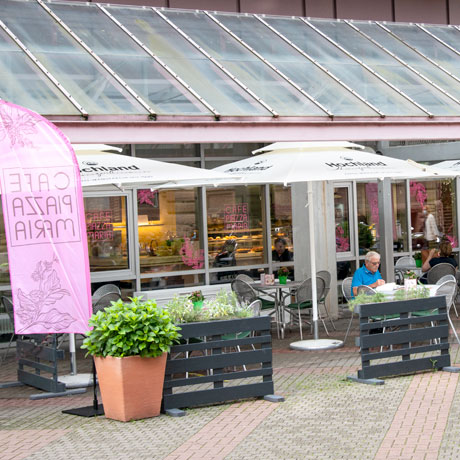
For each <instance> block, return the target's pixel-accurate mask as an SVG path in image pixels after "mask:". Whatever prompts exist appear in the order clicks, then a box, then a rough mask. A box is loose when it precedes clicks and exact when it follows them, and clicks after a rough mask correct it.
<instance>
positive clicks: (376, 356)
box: [362, 342, 449, 361]
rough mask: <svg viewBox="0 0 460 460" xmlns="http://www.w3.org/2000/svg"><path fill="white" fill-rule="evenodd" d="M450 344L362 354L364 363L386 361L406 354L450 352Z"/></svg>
mask: <svg viewBox="0 0 460 460" xmlns="http://www.w3.org/2000/svg"><path fill="white" fill-rule="evenodd" d="M448 349H449V344H448V343H447V342H446V343H441V344H434V345H424V346H416V347H404V348H400V349H397V350H388V351H376V352H372V353H365V352H363V354H362V360H363V361H372V360H376V359H384V358H392V357H394V356H400V355H405V354H410V355H413V354H416V353H428V352H430V351H437V350H448Z"/></svg>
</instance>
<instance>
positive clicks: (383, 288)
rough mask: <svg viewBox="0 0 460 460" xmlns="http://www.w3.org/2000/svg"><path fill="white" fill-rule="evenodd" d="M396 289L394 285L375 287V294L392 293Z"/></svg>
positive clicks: (387, 284)
mask: <svg viewBox="0 0 460 460" xmlns="http://www.w3.org/2000/svg"><path fill="white" fill-rule="evenodd" d="M395 289H396V283H386V284H382V285H381V286H377V287H376V288H375V290H376V291H377V292H393V291H394V290H395Z"/></svg>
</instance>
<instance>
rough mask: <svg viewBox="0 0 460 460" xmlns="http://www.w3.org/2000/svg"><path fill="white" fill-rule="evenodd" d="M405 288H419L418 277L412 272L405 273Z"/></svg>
mask: <svg viewBox="0 0 460 460" xmlns="http://www.w3.org/2000/svg"><path fill="white" fill-rule="evenodd" d="M403 276H404V287H405V288H406V289H411V288H414V287H416V286H417V275H416V274H415V272H413V271H412V270H407V271H406V272H404V275H403Z"/></svg>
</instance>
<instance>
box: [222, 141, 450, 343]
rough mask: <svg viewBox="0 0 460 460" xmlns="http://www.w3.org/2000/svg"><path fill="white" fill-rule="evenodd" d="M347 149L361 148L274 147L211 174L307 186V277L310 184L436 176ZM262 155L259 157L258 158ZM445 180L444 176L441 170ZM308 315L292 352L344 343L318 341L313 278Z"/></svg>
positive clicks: (412, 165) (312, 241)
mask: <svg viewBox="0 0 460 460" xmlns="http://www.w3.org/2000/svg"><path fill="white" fill-rule="evenodd" d="M352 148H360V149H363V147H362V146H360V145H357V144H352V143H350V142H346V141H343V142H342V141H339V142H277V143H275V144H271V145H268V146H266V147H263V148H261V149H258V150H255V151H254V152H253V153H254V154H257V153H261V154H260V155H255V156H254V157H251V158H246V159H244V160H240V161H236V162H234V163H230V164H227V165H224V166H219V167H218V168H215V169H214V171H219V172H225V173H227V174H231V175H235V176H240V178H241V179H240V183H243V184H270V183H282V184H285V185H287V184H292V183H295V182H307V187H308V189H307V190H308V204H307V205H308V216H309V233H310V255H311V258H310V272H311V273H312V275H313V274H314V273H316V259H315V256H316V255H315V227H314V216H313V206H311V205H310V204H311V203H313V189H312V182H313V181H324V180H331V181H334V180H338V181H344V180H355V179H364V180H369V179H383V178H386V177H389V178H433V177H435V176H437V175H441V174H440V173H438V172H437V171H434V170H431V169H430V170H428V169H429V168H425V167H423V166H419V165H418V164H417V163H415V162H412V163H409V162H408V161H404V160H399V159H396V158H390V157H385V156H381V155H377V154H374V153H368V152H363V151H358V150H352ZM262 152H264V153H262ZM445 175H446V176H449V175H451V174H449V172H447V171H446V174H445ZM311 279H312V297H313V298H312V311H313V325H314V340H303V341H301V342H295V343H294V344H291V348H296V349H326V348H338V347H339V346H342V345H343V342H341V341H337V340H325V339H321V340H320V339H319V338H318V299H317V294H316V277H315V276H312V277H311Z"/></svg>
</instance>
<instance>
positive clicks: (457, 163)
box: [433, 160, 460, 176]
mask: <svg viewBox="0 0 460 460" xmlns="http://www.w3.org/2000/svg"><path fill="white" fill-rule="evenodd" d="M433 167H434V168H439V169H442V170H447V171H450V172H451V173H453V174H454V175H456V176H459V175H460V160H448V161H441V162H440V163H436V164H434V165H433Z"/></svg>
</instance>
